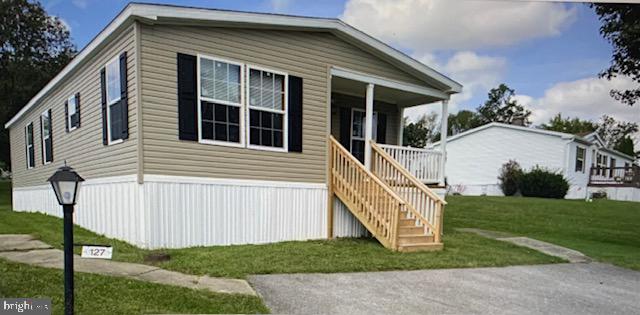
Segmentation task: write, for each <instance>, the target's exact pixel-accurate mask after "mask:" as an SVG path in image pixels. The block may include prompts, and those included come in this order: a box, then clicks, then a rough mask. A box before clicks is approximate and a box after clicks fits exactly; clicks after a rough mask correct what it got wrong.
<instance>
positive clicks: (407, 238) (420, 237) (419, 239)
mask: <svg viewBox="0 0 640 315" xmlns="http://www.w3.org/2000/svg"><path fill="white" fill-rule="evenodd" d="M432 242H433V236H432V235H424V234H413V235H411V234H409V235H400V236H399V237H398V244H400V245H406V244H422V243H432Z"/></svg>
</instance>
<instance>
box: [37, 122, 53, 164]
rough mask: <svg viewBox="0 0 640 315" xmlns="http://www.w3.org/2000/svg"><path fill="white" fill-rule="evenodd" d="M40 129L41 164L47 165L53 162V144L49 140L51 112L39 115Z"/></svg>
mask: <svg viewBox="0 0 640 315" xmlns="http://www.w3.org/2000/svg"><path fill="white" fill-rule="evenodd" d="M40 128H41V130H40V131H41V133H42V163H43V164H49V163H51V162H52V161H53V142H52V140H51V110H46V111H44V112H43V113H42V115H40Z"/></svg>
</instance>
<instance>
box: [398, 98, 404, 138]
mask: <svg viewBox="0 0 640 315" xmlns="http://www.w3.org/2000/svg"><path fill="white" fill-rule="evenodd" d="M398 114H399V115H398V129H399V130H398V145H399V146H403V143H402V138H403V137H404V107H402V108H400V109H399V110H398Z"/></svg>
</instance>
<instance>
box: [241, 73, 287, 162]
mask: <svg viewBox="0 0 640 315" xmlns="http://www.w3.org/2000/svg"><path fill="white" fill-rule="evenodd" d="M248 81H249V87H248V91H247V94H248V103H249V104H248V105H249V126H248V128H249V147H261V148H269V149H272V150H278V151H286V150H287V124H288V123H287V106H288V105H287V97H286V96H287V81H288V77H287V74H286V73H280V72H276V71H271V70H266V69H259V68H255V67H249V70H248Z"/></svg>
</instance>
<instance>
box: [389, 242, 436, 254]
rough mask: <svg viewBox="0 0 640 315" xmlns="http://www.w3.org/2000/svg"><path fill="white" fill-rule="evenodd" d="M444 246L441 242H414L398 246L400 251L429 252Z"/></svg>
mask: <svg viewBox="0 0 640 315" xmlns="http://www.w3.org/2000/svg"><path fill="white" fill-rule="evenodd" d="M443 248H444V246H443V244H442V243H415V244H406V245H400V246H398V251H401V252H423V251H424V252H430V251H438V250H442V249H443Z"/></svg>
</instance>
